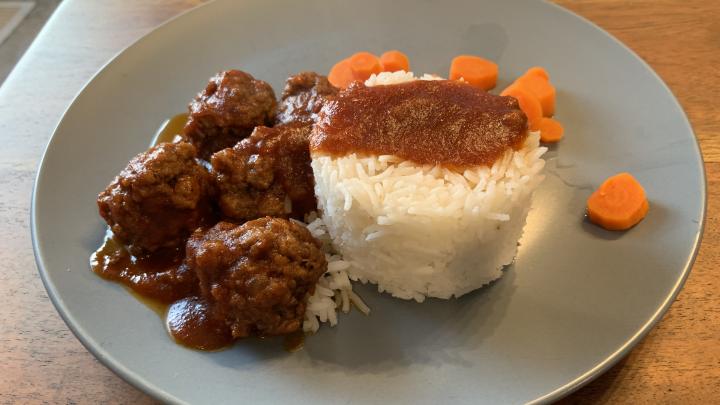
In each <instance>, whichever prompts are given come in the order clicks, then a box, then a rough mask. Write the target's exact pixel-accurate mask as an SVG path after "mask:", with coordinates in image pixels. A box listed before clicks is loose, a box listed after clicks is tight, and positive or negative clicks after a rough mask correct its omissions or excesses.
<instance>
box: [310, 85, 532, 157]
mask: <svg viewBox="0 0 720 405" xmlns="http://www.w3.org/2000/svg"><path fill="white" fill-rule="evenodd" d="M526 137H527V117H526V116H525V114H524V113H523V112H522V111H521V110H520V107H519V105H518V103H517V100H515V99H514V98H512V97H502V96H496V95H493V94H490V93H487V92H485V91H483V90H480V89H477V88H475V87H473V86H470V85H468V84H465V83H462V82H457V81H450V80H438V81H424V80H418V81H414V82H408V83H401V84H396V85H389V86H374V87H366V86H364V85H361V84H360V85H357V84H356V85H352V86H350V87H349V88H348V89H346V90H345V91H343V92H341V93H340V95H339V97H337V98H335V99H334V100H333V101H330V102H328V103H327V104H326V105H325V106H324V107H323V109H322V111H321V112H320V115H319V121H318V122H317V124H316V126H315V128H314V131H313V134H312V136H311V138H310V148H311V150H312V151H313V153H315V152H320V153H325V154H329V155H332V156H345V155H348V154H351V153H357V154H359V155H363V156H367V155H376V156H377V155H395V156H398V157H400V158H403V159H406V160H410V161H413V162H415V163H419V164H437V165H443V166H446V167H450V168H464V167H468V166H476V165H492V164H493V163H494V162H495V160H497V159H498V158H499V157H500V156H502V154H503V153H504V152H505V151H506V150H508V148H514V149H517V148H519V147H520V146H521V145H522V143H523V141H524V140H525V138H526Z"/></svg>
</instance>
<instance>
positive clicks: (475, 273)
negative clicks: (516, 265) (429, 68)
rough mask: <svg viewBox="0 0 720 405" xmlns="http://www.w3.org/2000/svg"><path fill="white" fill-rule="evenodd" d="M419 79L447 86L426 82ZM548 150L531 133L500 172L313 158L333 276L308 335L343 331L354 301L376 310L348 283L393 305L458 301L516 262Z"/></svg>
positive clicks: (316, 303) (316, 299) (324, 282)
mask: <svg viewBox="0 0 720 405" xmlns="http://www.w3.org/2000/svg"><path fill="white" fill-rule="evenodd" d="M419 79H420V80H441V79H442V78H439V77H438V76H434V75H424V76H422V77H421V78H419ZM412 80H418V79H417V78H415V77H414V75H413V74H412V72H402V71H400V72H393V73H381V74H379V75H372V76H371V77H370V78H369V79H368V80H367V81H366V82H365V84H366V85H367V86H374V85H390V84H396V83H402V82H407V81H412ZM546 150H547V149H546V148H544V147H540V146H539V134H538V133H536V132H531V133H530V134H529V135H528V137H527V139H526V141H525V143H524V144H523V146H522V147H521V148H520V149H519V150H517V151H515V150H512V149H508V150H507V151H506V152H505V154H504V155H503V156H502V157H501V158H499V159H498V160H497V161H496V162H495V163H494V164H493V165H492V167H487V166H476V167H470V168H467V169H465V170H464V171H463V172H458V171H453V170H450V169H447V168H443V167H441V166H431V165H418V164H415V163H413V162H409V161H405V160H402V159H400V158H398V157H396V156H392V155H381V156H370V157H364V156H363V157H361V156H357V155H355V154H351V155H347V156H343V157H331V156H326V155H323V154H319V153H313V155H312V168H313V173H314V175H315V194H316V196H317V198H318V205H319V208H320V210H321V212H322V218H318V219H314V220H313V221H312V222H310V223H309V225H308V228H309V229H310V231H311V233H313V235H314V236H315V237H317V238H318V239H320V240H321V241H323V244H324V247H325V249H326V251H327V252H328V254H327V258H328V271H327V273H325V275H324V276H323V277H322V278H321V280H320V282H319V283H318V288H317V290H316V292H315V294H314V295H313V296H312V297H311V298H310V300H309V302H308V309H307V311H306V316H305V322H304V324H303V329H304V330H305V331H312V332H314V331H316V330H317V329H318V328H319V326H320V323H321V322H329V323H330V325H331V326H334V325H335V324H336V323H337V314H336V311H337V310H338V309H340V310H342V311H343V312H347V310H349V308H350V303H353V304H355V305H356V307H358V308H359V309H361V311H363V312H366V311H369V309H367V307H366V306H365V304H364V303H362V300H360V298H359V297H357V295H355V294H354V293H353V291H352V284H351V283H350V281H349V280H360V281H362V282H371V283H374V284H377V285H378V290H379V291H381V292H388V293H390V294H392V295H393V296H394V297H398V298H403V299H415V300H416V301H418V302H422V301H423V300H424V299H425V297H428V296H429V297H438V298H445V299H447V298H451V297H453V296H455V297H459V296H461V295H463V294H465V293H467V292H470V291H472V290H475V289H477V288H480V287H482V286H483V285H485V284H487V283H489V282H491V281H493V280H495V279H497V278H498V277H500V276H501V275H502V271H501V270H502V267H503V266H505V265H507V264H509V263H510V262H512V260H513V258H514V257H515V254H516V252H517V241H518V240H519V239H520V236H521V235H522V229H523V227H524V225H525V219H526V217H527V213H528V209H529V207H530V198H531V194H532V192H533V190H534V189H535V188H536V187H537V186H538V184H539V183H540V182H541V181H542V179H543V176H542V174H541V171H542V169H543V167H544V165H545V161H544V160H543V159H542V158H541V157H542V155H543V154H544V153H545V151H546Z"/></svg>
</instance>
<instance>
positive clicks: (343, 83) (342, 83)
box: [328, 58, 355, 89]
mask: <svg viewBox="0 0 720 405" xmlns="http://www.w3.org/2000/svg"><path fill="white" fill-rule="evenodd" d="M354 80H355V78H354V77H353V74H352V70H351V69H350V58H347V59H343V60H341V61H340V62H338V63H336V64H335V66H333V67H332V69H330V73H329V74H328V81H329V82H330V84H332V85H333V86H335V87H339V88H341V89H344V88H345V87H347V86H349V85H350V83H352V82H353V81H354Z"/></svg>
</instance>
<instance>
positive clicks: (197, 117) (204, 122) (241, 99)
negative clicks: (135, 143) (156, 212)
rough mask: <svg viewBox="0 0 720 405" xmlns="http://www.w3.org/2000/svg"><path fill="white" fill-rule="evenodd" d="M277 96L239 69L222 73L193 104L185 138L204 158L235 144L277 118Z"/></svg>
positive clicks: (212, 80)
mask: <svg viewBox="0 0 720 405" xmlns="http://www.w3.org/2000/svg"><path fill="white" fill-rule="evenodd" d="M276 107H277V102H276V101H275V93H274V92H273V89H272V87H270V85H269V84H267V83H266V82H264V81H262V80H255V78H254V77H252V76H251V75H249V74H247V73H245V72H242V71H240V70H227V71H224V72H220V73H218V74H217V75H215V76H214V77H212V78H211V79H210V82H209V83H208V85H207V87H206V88H205V90H203V91H202V92H200V93H199V94H198V95H197V96H196V97H195V99H194V100H193V101H192V102H191V103H190V105H189V107H188V109H189V112H190V115H189V117H188V122H187V124H186V125H185V128H184V129H183V135H184V137H185V138H186V139H187V140H188V141H189V142H190V143H192V144H193V145H195V147H196V148H197V149H198V155H199V156H200V157H201V158H202V159H208V158H209V157H210V156H211V155H212V154H213V153H214V152H217V151H219V150H221V149H224V148H227V147H230V146H233V145H235V144H236V143H237V142H238V141H240V140H241V139H243V138H245V137H247V136H248V135H250V134H251V133H252V131H253V128H255V127H256V126H258V125H271V124H272V122H273V120H274V118H275V109H276Z"/></svg>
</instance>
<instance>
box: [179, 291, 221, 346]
mask: <svg viewBox="0 0 720 405" xmlns="http://www.w3.org/2000/svg"><path fill="white" fill-rule="evenodd" d="M165 322H166V325H167V329H168V332H169V333H170V336H172V337H173V339H175V341H176V342H177V343H179V344H181V345H183V346H187V347H190V348H193V349H200V350H219V349H222V348H225V347H228V346H230V345H231V344H232V343H233V337H232V333H231V332H230V328H228V326H227V325H226V324H225V322H224V320H223V319H221V318H219V317H217V316H215V314H214V313H213V311H212V310H211V307H210V306H209V305H208V303H207V302H206V301H205V300H203V299H202V298H199V297H187V298H183V299H180V300H177V301H175V302H174V303H173V304H172V305H170V307H169V308H168V311H167V316H166V317H165Z"/></svg>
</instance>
